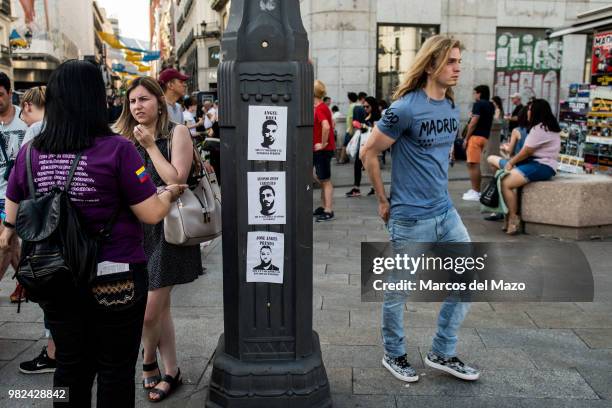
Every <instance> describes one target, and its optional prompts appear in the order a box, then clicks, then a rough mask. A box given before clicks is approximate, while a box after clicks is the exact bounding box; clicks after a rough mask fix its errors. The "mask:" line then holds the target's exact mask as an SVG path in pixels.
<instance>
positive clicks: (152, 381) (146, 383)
mask: <svg viewBox="0 0 612 408" xmlns="http://www.w3.org/2000/svg"><path fill="white" fill-rule="evenodd" d="M142 356H143V357H144V349H142ZM153 370H157V372H158V374H157V375H152V376H150V377H145V378H143V379H142V388H144V389H145V390H152V389H153V388H154V387H155V386H156V385H157V384H159V382H160V381H161V379H162V377H161V371H159V365H157V360H155V361H154V362H152V363H149V364H144V363H143V364H142V371H143V372H144V371H153Z"/></svg>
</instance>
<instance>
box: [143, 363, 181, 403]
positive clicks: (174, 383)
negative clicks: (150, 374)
mask: <svg viewBox="0 0 612 408" xmlns="http://www.w3.org/2000/svg"><path fill="white" fill-rule="evenodd" d="M161 382H166V383H168V384H169V385H170V387H169V388H168V391H164V390H162V389H161V388H151V390H150V391H149V401H151V402H161V401H163V400H165V399H166V398H168V397H169V396H170V395H172V393H173V392H174V391H176V389H177V388H178V387H179V386H180V385H182V384H183V378H182V377H181V369H180V368H179V369H177V372H176V375H175V376H174V377H173V376H171V375H168V374H166V375H164V376H163V377H162V379H161ZM151 394H153V395H157V398H151Z"/></svg>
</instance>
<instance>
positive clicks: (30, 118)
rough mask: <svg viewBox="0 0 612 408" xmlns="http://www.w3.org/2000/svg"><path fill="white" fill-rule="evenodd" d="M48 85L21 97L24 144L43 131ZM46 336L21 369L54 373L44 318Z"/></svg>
mask: <svg viewBox="0 0 612 408" xmlns="http://www.w3.org/2000/svg"><path fill="white" fill-rule="evenodd" d="M46 89H47V87H45V86H36V87H34V88H30V89H28V90H27V91H25V93H24V94H23V98H22V99H21V106H20V107H21V114H20V116H21V119H22V120H23V122H24V123H25V124H26V125H27V126H28V129H27V130H26V133H25V137H24V138H23V144H26V143H28V142H29V141H31V140H32V139H34V137H36V136H38V135H39V134H40V132H41V131H42V127H43V119H44V116H45V92H46ZM44 327H45V337H46V338H47V345H46V346H43V348H42V350H41V352H40V353H39V354H38V356H36V357H35V358H34V359H32V360H29V361H24V362H22V363H20V364H19V371H21V372H22V373H24V374H43V373H53V372H55V368H56V366H57V362H56V361H55V342H54V341H53V337H52V336H51V332H50V330H49V324H48V322H47V319H46V318H45V319H44Z"/></svg>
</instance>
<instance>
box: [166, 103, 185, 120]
mask: <svg viewBox="0 0 612 408" xmlns="http://www.w3.org/2000/svg"><path fill="white" fill-rule="evenodd" d="M166 105H167V106H168V118H169V119H170V121H171V122H174V123H178V124H179V125H182V124H183V108H181V105H179V104H178V103H173V104H172V105H170V104H166Z"/></svg>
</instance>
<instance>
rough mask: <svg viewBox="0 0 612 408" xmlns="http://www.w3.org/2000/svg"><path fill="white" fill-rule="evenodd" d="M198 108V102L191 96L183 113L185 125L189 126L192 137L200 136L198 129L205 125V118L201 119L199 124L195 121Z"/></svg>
mask: <svg viewBox="0 0 612 408" xmlns="http://www.w3.org/2000/svg"><path fill="white" fill-rule="evenodd" d="M197 108H198V101H197V100H196V98H194V97H193V96H190V97H189V98H188V99H186V100H185V110H184V111H183V122H182V123H183V124H184V125H185V126H187V129H189V132H190V133H191V137H196V136H197V135H198V131H197V129H196V128H197V127H198V126H202V125H203V124H204V118H200V119H199V120H198V121H197V122H196V119H195V113H196V109H197Z"/></svg>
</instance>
